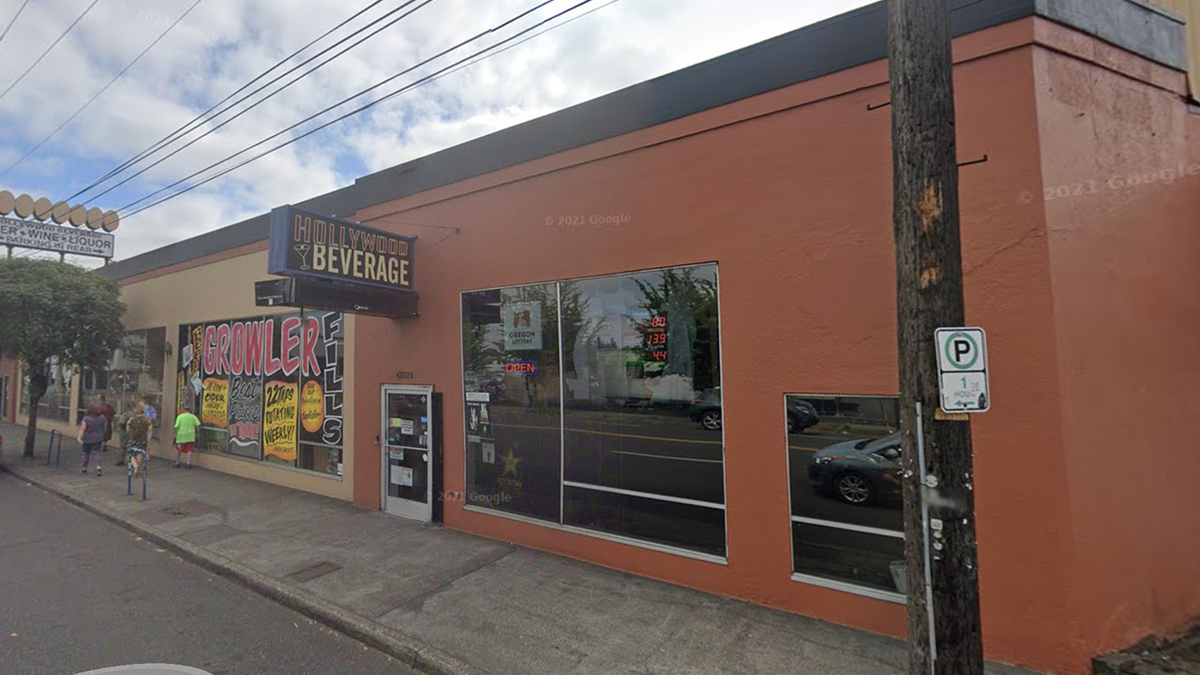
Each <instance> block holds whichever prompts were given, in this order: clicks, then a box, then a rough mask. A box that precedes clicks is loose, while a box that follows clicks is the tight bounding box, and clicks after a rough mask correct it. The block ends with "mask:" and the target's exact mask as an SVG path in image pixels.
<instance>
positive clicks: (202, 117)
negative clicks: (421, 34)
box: [67, 0, 402, 201]
mask: <svg viewBox="0 0 1200 675" xmlns="http://www.w3.org/2000/svg"><path fill="white" fill-rule="evenodd" d="M382 2H383V0H373V2H371V3H370V4H368V5H367V6H366V7H363V8H362V9H360V10H358V11H357V12H355V13H354V14H352V15H350V16H349V17H347V18H346V19H345V20H343V21H342V22H341V23H339V24H338V25H336V26H334V27H333V28H330V29H329V30H327V31H325V32H324V33H322V34H321V35H319V36H317V37H316V38H315V39H313V40H311V41H310V42H309V43H308V44H306V45H304V46H303V47H301V48H299V49H297V50H296V51H294V52H292V53H291V54H289V55H288V56H285V57H284V58H282V59H280V60H279V62H277V63H276V64H275V65H273V66H271V67H270V68H268V69H266V70H264V71H263V72H262V73H259V74H258V75H257V76H256V77H255V78H254V79H252V80H250V81H249V82H247V83H245V84H243V85H242V86H240V87H238V88H237V89H235V90H234V91H232V92H230V93H229V95H227V96H226V97H225V98H223V99H221V100H220V101H217V102H216V103H214V104H213V105H212V106H211V107H209V109H208V110H205V111H204V112H202V113H200V114H199V115H196V116H195V117H193V118H192V119H191V120H190V121H188V122H187V123H186V124H184V125H183V126H181V127H179V128H178V129H176V130H175V131H172V132H171V133H170V134H167V135H166V136H164V137H163V138H161V139H159V140H158V141H156V142H155V143H153V144H151V145H150V147H148V148H146V149H144V150H142V151H141V152H139V153H137V154H135V155H134V156H133V157H130V158H129V159H127V160H125V161H124V162H122V163H121V164H120V165H118V166H116V167H114V168H112V169H110V170H109V171H108V172H107V173H105V174H104V175H103V176H101V177H100V178H98V179H96V180H94V181H92V182H91V183H89V184H88V185H87V186H86V187H84V188H83V189H81V190H80V191H79V192H76V193H75V194H73V195H71V196H70V197H68V198H67V201H70V200H73V199H75V198H77V197H79V196H80V195H82V194H84V193H86V192H88V191H90V190H92V189H93V188H95V187H97V186H99V185H101V184H103V183H104V182H106V181H107V180H109V179H110V178H112V177H114V176H116V175H118V174H120V173H121V172H123V171H125V170H126V169H127V168H129V167H130V166H133V165H134V164H136V163H138V162H140V161H142V160H143V159H145V158H146V157H148V156H150V155H152V154H154V153H155V152H157V151H159V150H160V149H162V148H163V147H165V146H167V145H170V144H171V143H173V142H174V141H175V140H178V138H180V137H181V135H183V136H186V135H187V134H189V133H191V132H192V131H194V127H193V126H192V125H194V124H196V123H197V122H200V123H201V124H203V123H204V122H205V121H207V120H208V119H209V118H210V117H209V114H210V113H212V111H214V110H216V109H217V108H218V107H220V106H221V105H223V104H224V103H225V102H227V101H228V100H229V99H231V98H233V97H234V96H237V95H238V94H240V93H241V92H243V91H245V90H246V89H248V88H249V87H251V86H253V85H254V83H255V82H258V81H259V80H261V79H262V78H264V77H266V76H267V75H269V74H271V73H272V72H274V71H275V70H276V69H278V68H280V67H281V66H283V65H284V64H286V63H287V62H288V61H291V60H292V59H294V58H296V56H298V55H300V54H301V53H303V52H304V51H305V50H307V49H308V48H309V47H312V46H313V45H315V44H317V43H318V42H320V41H321V40H324V39H325V38H327V37H329V36H330V35H332V34H333V33H335V32H336V31H338V30H339V29H340V28H342V27H343V26H345V25H346V24H348V23H350V22H351V21H354V20H355V19H357V18H358V17H360V16H362V15H363V14H365V13H367V12H368V11H370V10H371V9H373V8H374V7H375V6H377V5H379V4H380V3H382ZM401 9H402V8H401ZM393 11H396V10H393ZM390 13H391V12H389V14H390ZM385 16H386V15H385ZM359 30H362V29H359ZM356 32H357V31H356ZM293 70H294V69H293ZM289 72H291V71H289ZM285 74H286V73H285ZM277 80H278V78H276V81H277ZM218 114H219V113H218Z"/></svg>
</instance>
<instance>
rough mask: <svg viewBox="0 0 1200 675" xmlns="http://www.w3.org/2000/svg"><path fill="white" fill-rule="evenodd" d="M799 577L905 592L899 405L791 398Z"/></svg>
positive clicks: (884, 400) (885, 400)
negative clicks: (901, 582) (901, 585)
mask: <svg viewBox="0 0 1200 675" xmlns="http://www.w3.org/2000/svg"><path fill="white" fill-rule="evenodd" d="M785 409H786V416H787V439H788V442H787V445H788V467H789V473H790V475H789V482H790V488H791V505H792V506H791V508H792V514H791V516H792V518H791V519H792V552H793V571H794V572H795V573H796V574H798V575H805V576H810V577H819V578H823V579H829V580H832V581H838V582H844V583H851V584H855V585H858V586H864V587H868V588H871V589H874V590H878V591H885V592H893V593H895V592H898V588H899V585H898V581H897V576H898V575H899V576H900V577H902V575H903V567H902V566H903V560H904V539H903V537H904V524H903V501H902V494H901V480H900V475H901V462H900V457H901V455H900V433H899V428H900V421H899V401H898V399H896V398H895V397H877V396H810V395H803V394H791V395H788V396H786V397H785Z"/></svg>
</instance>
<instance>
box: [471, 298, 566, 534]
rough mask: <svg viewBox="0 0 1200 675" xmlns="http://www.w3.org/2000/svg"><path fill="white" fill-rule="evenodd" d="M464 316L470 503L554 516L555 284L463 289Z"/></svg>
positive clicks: (557, 431) (557, 452)
mask: <svg viewBox="0 0 1200 675" xmlns="http://www.w3.org/2000/svg"><path fill="white" fill-rule="evenodd" d="M463 317H464V320H465V322H464V325H463V342H464V344H463V360H464V364H463V365H464V373H465V375H464V377H465V382H464V384H465V386H466V391H467V392H468V393H467V401H466V411H465V414H466V416H467V417H466V420H467V493H468V494H469V495H470V496H471V497H470V503H472V504H476V505H486V506H490V507H492V508H495V509H499V510H502V511H509V512H512V513H517V514H521V515H526V516H531V517H533V518H540V519H542V520H551V521H554V522H558V520H559V514H560V510H561V495H560V491H561V490H562V485H561V479H562V453H561V437H562V426H561V422H562V416H561V409H560V408H561V394H560V392H561V381H560V377H559V369H558V362H559V358H558V291H557V288H556V285H555V284H537V285H533V286H520V287H516V288H506V289H499V290H492V291H481V292H478V293H467V294H464V295H463Z"/></svg>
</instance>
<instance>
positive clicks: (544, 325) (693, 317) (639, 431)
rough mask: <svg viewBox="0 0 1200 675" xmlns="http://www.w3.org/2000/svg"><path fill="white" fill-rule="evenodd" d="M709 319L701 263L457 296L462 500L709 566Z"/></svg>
mask: <svg viewBox="0 0 1200 675" xmlns="http://www.w3.org/2000/svg"><path fill="white" fill-rule="evenodd" d="M717 316H718V312H717V271H716V266H715V265H703V266H696V267H685V268H675V269H668V270H657V271H651V272H641V273H635V274H624V275H616V276H608V277H600V278H591V279H578V280H571V281H563V282H559V283H556V284H543V285H538V286H528V287H521V288H512V289H501V290H495V291H482V292H475V293H466V294H464V295H463V317H464V325H463V337H464V345H463V349H464V356H463V360H464V374H465V378H466V382H465V384H466V406H467V409H466V416H467V427H468V429H467V439H468V446H467V492H468V502H469V503H472V504H474V505H477V506H484V507H488V508H494V509H499V510H509V511H514V512H517V513H522V514H525V515H532V516H535V517H538V518H542V519H545V520H551V521H554V522H559V523H562V524H564V525H568V526H572V527H579V528H585V529H590V530H595V531H598V532H603V533H606V534H611V535H617V536H622V537H628V538H633V539H639V540H643V541H647V542H650V543H656V544H660V545H665V546H670V547H673V548H679V549H687V550H692V551H696V552H700V553H706V554H711V555H716V556H724V555H725V490H724V452H723V439H722V433H721V425H722V420H721V393H720V391H721V389H720V349H719V345H720V339H719V326H718V320H717ZM526 317H528V318H526ZM533 327H536V329H534V328H533ZM560 337H561V345H562V347H561V350H562V355H561V357H562V358H561V363H562V365H561V368H560V365H559V341H560ZM705 413H708V414H707V415H706V414H705ZM484 425H490V426H488V427H485V426H484ZM522 471H528V472H529V473H527V474H521V475H520V476H514V474H518V473H520V472H522ZM526 476H529V478H526ZM533 476H536V477H537V478H536V495H535V494H531V493H530V492H529V488H528V487H527V485H529V484H530V483H529V480H531V479H532V477H533ZM505 481H509V483H510V485H507V487H509V488H516V487H518V486H517V484H516V481H520V485H519V488H520V491H517V490H514V489H509V490H508V491H507V492H506V491H505V487H506V483H505ZM522 500H523V501H522ZM560 500H561V501H560Z"/></svg>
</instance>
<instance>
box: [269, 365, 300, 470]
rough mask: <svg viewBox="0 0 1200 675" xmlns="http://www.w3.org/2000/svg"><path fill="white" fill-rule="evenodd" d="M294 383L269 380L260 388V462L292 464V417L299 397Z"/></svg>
mask: <svg viewBox="0 0 1200 675" xmlns="http://www.w3.org/2000/svg"><path fill="white" fill-rule="evenodd" d="M298 389H299V387H297V386H296V383H295V382H279V381H277V380H272V381H270V382H268V383H267V384H266V386H265V387H263V425H262V429H263V431H262V448H263V456H264V459H265V458H267V457H275V458H278V459H279V460H282V461H284V462H288V463H289V464H290V463H293V462H295V461H296V449H297V446H296V415H297V411H298V408H299V396H298V395H297V390H298Z"/></svg>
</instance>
